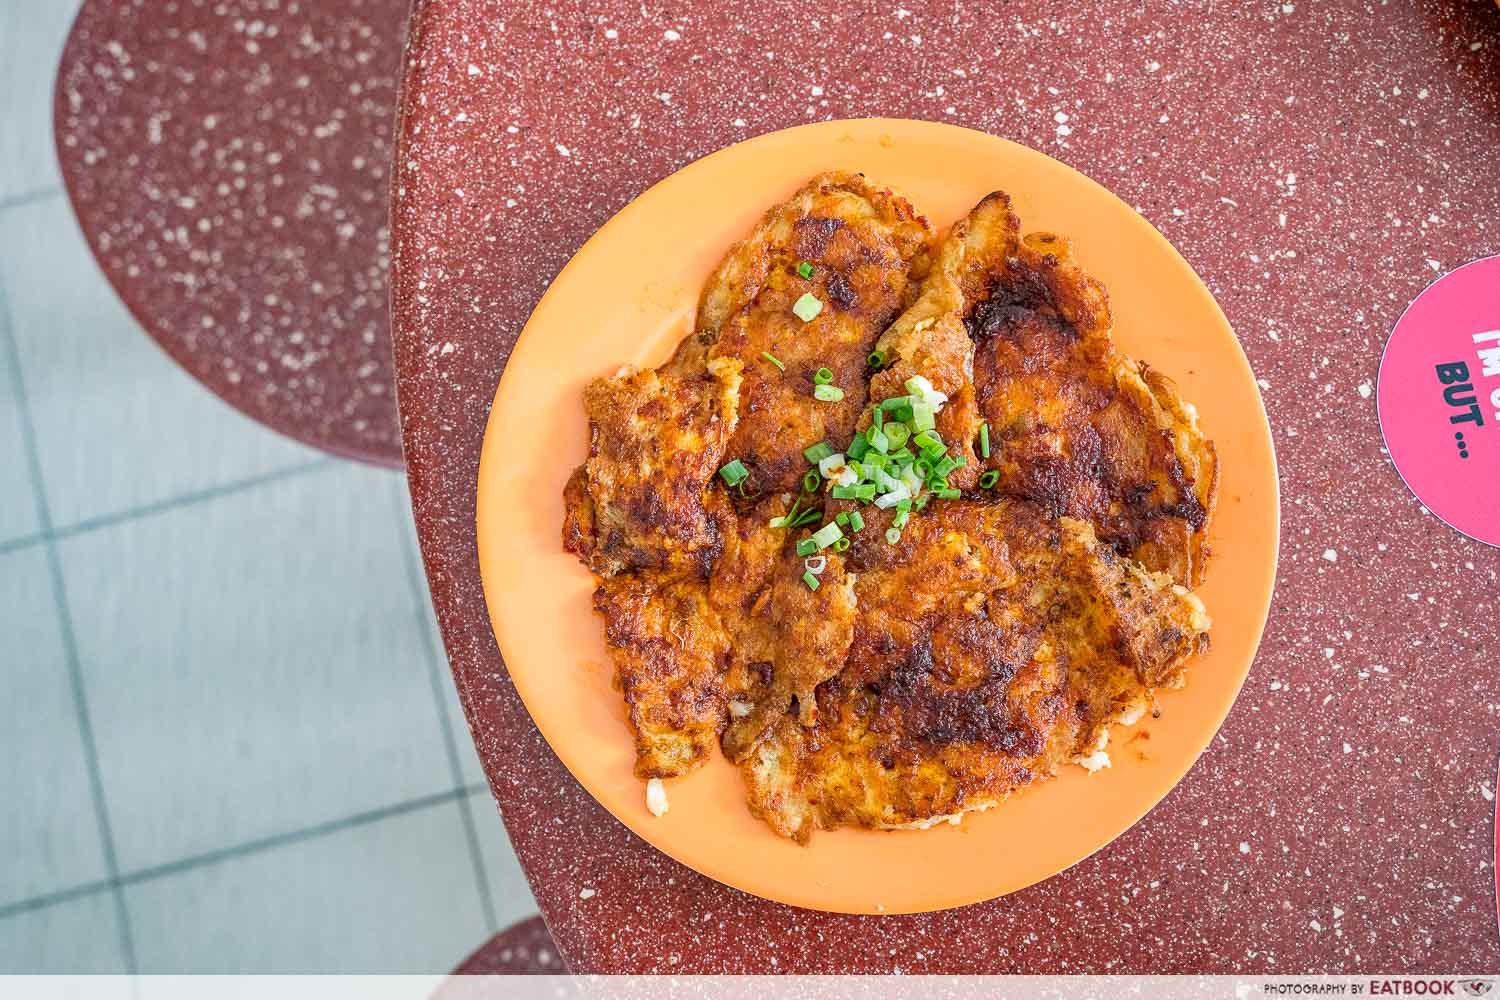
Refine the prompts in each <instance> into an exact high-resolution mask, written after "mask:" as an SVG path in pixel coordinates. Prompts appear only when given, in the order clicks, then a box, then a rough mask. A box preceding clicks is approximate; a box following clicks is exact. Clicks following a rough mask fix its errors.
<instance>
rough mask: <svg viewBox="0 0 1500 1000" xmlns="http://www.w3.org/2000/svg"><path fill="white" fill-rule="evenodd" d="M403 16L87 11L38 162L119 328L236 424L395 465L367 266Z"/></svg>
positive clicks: (396, 444)
mask: <svg viewBox="0 0 1500 1000" xmlns="http://www.w3.org/2000/svg"><path fill="white" fill-rule="evenodd" d="M407 7H408V4H407V2H406V0H317V2H296V0H293V2H288V3H281V4H277V3H263V2H259V0H172V2H162V3H155V2H153V3H144V4H142V3H117V2H113V0H88V2H86V3H85V4H84V5H83V8H82V10H81V11H80V12H79V15H78V19H77V21H75V22H74V24H73V30H72V33H71V34H70V36H69V38H68V42H67V46H66V48H65V49H64V51H63V56H62V63H61V67H60V69H59V71H58V77H57V90H56V95H55V104H56V107H55V112H54V114H55V127H56V138H57V153H58V159H59V161H60V164H61V167H62V175H63V179H64V182H65V183H66V185H67V190H68V195H69V197H70V198H71V199H72V202H73V208H74V210H75V212H76V213H77V216H78V221H79V223H80V225H81V226H82V229H83V233H84V236H85V237H86V238H87V240H88V242H89V245H90V247H91V248H92V249H93V251H94V256H95V257H96V258H97V259H98V261H99V265H100V267H101V268H102V269H103V271H104V274H105V276H106V277H107V278H108V279H109V282H110V284H112V285H113V286H114V288H115V291H116V292H117V293H118V294H119V296H120V298H121V299H123V300H124V302H125V304H126V305H127V306H128V307H129V309H130V311H131V312H132V313H133V314H134V315H135V318H136V319H137V321H139V322H140V324H141V326H142V327H143V328H144V329H145V330H146V331H147V333H149V334H150V335H151V336H152V337H153V338H154V339H155V340H156V342H157V343H158V344H160V345H161V347H162V349H163V350H165V351H166V352H167V354H169V355H171V357H172V358H173V359H175V360H176V361H177V362H178V363H179V364H180V365H182V366H183V367H184V368H185V369H187V370H188V372H189V373H190V374H192V375H193V377H194V378H196V379H198V380H199V381H200V382H202V383H203V384H204V385H206V386H207V387H208V388H209V389H211V390H213V391H214V392H215V393H217V394H218V395H219V396H221V397H222V398H223V399H224V400H225V401H226V402H228V403H230V404H232V405H233V406H235V407H237V408H238V409H240V410H241V411H243V412H244V413H246V414H247V415H249V416H250V417H252V418H254V419H255V420H258V421H260V422H262V423H264V424H266V425H268V426H270V427H272V428H274V429H276V430H278V431H281V432H282V433H284V434H288V435H290V436H291V437H294V438H296V439H297V440H299V441H302V442H304V443H306V444H310V445H313V446H315V447H318V448H322V449H324V450H325V451H329V452H333V453H334V454H338V455H344V456H347V457H350V458H357V459H362V460H364V461H368V462H374V463H377V464H380V465H387V466H392V467H399V466H400V465H401V464H402V463H401V438H400V434H399V428H398V423H397V418H396V400H395V391H394V386H395V382H394V376H393V372H392V365H391V349H390V325H389V321H388V315H389V313H388V295H387V291H386V269H387V266H388V258H389V247H388V244H389V229H388V226H387V219H388V198H389V189H390V166H391V127H392V108H394V107H395V102H396V86H395V83H396V75H397V71H398V69H399V65H400V60H401V39H402V27H403V25H404V24H405V19H406V13H407Z"/></svg>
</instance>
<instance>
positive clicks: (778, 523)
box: [771, 497, 802, 528]
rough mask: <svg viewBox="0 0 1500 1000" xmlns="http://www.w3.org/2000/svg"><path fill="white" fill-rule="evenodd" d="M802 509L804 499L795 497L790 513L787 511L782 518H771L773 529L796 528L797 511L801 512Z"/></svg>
mask: <svg viewBox="0 0 1500 1000" xmlns="http://www.w3.org/2000/svg"><path fill="white" fill-rule="evenodd" d="M801 508H802V498H801V497H793V498H792V509H791V510H789V511H787V512H786V513H785V514H783V515H782V516H781V517H773V518H771V527H773V528H791V527H794V526H795V525H796V523H797V511H798V510H800V509H801Z"/></svg>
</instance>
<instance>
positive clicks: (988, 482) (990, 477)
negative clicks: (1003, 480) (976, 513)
mask: <svg viewBox="0 0 1500 1000" xmlns="http://www.w3.org/2000/svg"><path fill="white" fill-rule="evenodd" d="M999 481H1000V470H998V469H991V470H990V471H989V472H986V473H985V474H984V475H982V476H980V477H979V488H980V489H982V490H992V489H994V488H995V484H996V483H998V482H999Z"/></svg>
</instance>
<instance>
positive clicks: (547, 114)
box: [393, 0, 1500, 974]
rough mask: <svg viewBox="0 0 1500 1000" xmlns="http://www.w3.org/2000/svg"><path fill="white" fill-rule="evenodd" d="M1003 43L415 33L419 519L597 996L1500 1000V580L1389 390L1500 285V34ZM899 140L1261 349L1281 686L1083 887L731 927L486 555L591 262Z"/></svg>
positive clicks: (1251, 29)
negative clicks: (662, 190)
mask: <svg viewBox="0 0 1500 1000" xmlns="http://www.w3.org/2000/svg"><path fill="white" fill-rule="evenodd" d="M977 6H978V5H971V6H970V7H969V8H966V9H962V10H957V9H954V8H950V7H947V6H942V5H938V4H935V3H934V4H926V3H919V2H916V0H905V3H904V6H897V5H891V4H883V3H882V4H859V5H853V6H851V5H820V4H795V5H778V6H777V7H776V8H775V9H774V10H771V9H767V8H764V7H762V8H754V9H751V8H745V7H743V6H739V5H731V4H725V3H710V4H701V5H696V6H695V7H694V8H693V9H692V12H691V13H689V14H685V15H681V16H668V15H665V14H659V13H656V12H655V11H654V9H653V10H648V11H643V10H642V8H640V7H639V6H638V5H635V4H629V3H620V2H614V0H610V2H606V3H604V4H593V3H590V4H585V3H580V2H577V0H558V2H556V3H554V4H552V5H550V6H549V7H547V8H545V9H543V8H541V7H536V6H526V7H519V6H516V5H509V4H502V3H498V2H486V0H425V2H418V3H417V4H416V5H415V9H414V13H413V20H412V24H411V29H410V40H409V44H408V51H407V60H406V66H405V70H404V77H403V92H402V93H403V97H402V107H401V111H402V115H403V117H402V118H401V122H400V125H399V126H398V152H397V165H396V178H395V180H396V185H397V186H396V195H395V198H394V201H393V205H394V209H393V211H394V215H393V231H394V239H393V261H394V275H395V277H394V281H393V303H394V307H393V314H394V323H395V352H396V371H397V379H398V384H399V386H400V401H401V420H402V433H403V438H404V441H405V445H406V456H407V463H408V469H409V474H410V483H411V490H412V497H413V502H414V505H415V508H416V513H417V522H418V527H419V530H420V535H421V542H422V549H423V553H424V555H425V559H426V566H427V572H428V580H429V583H430V585H431V590H432V595H433V599H434V602H435V605H436V608H437V614H438V618H439V620H440V622H441V625H442V630H443V636H444V639H445V642H446V645H447V650H448V655H449V657H450V660H451V662H452V666H453V671H454V677H455V680H456V681H457V683H458V687H459V690H460V692H461V694H462V698H463V703H464V707H465V710H466V712H467V714H468V718H469V722H470V725H471V727H472V729H473V733H474V736H475V740H476V742H477V744H478V747H479V751H480V753H481V755H482V757H483V760H484V765H485V768H486V770H487V772H488V775H489V778H490V783H491V786H492V787H493V788H494V790H495V792H496V794H497V795H498V797H499V799H500V803H501V807H502V809H503V812H504V815H505V819H506V822H507V824H508V826H509V829H510V833H511V838H512V840H513V842H514V844H515V847H516V849H517V851H518V852H519V854H520V858H521V861H522V864H523V865H524V866H525V868H526V870H527V872H528V873H529V875H530V877H531V879H532V882H533V886H534V888H535V890H536V895H537V898H538V900H539V902H540V905H541V909H542V912H543V915H544V916H545V917H546V919H547V922H548V925H549V926H550V927H551V929H552V932H553V934H554V935H555V937H556V940H557V943H558V945H559V947H560V948H561V950H562V952H563V954H564V956H565V957H566V960H567V963H568V965H569V966H570V967H571V968H572V969H574V970H575V971H580V972H647V971H656V972H666V971H673V972H769V971H783V972H791V971H827V972H883V971H894V970H897V969H899V970H902V971H905V972H912V973H933V972H951V971H987V972H1029V973H1067V972H1099V973H1103V972H1112V973H1123V972H1133V973H1144V972H1186V971H1212V972H1246V973H1279V974H1289V973H1294V972H1313V971H1354V970H1365V969H1371V970H1373V969H1378V970H1382V971H1390V972H1397V971H1408V970H1421V971H1428V972H1439V971H1444V972H1451V971H1457V970H1462V969H1482V968H1493V967H1495V966H1496V964H1497V962H1500V946H1497V939H1496V928H1495V912H1494V909H1493V904H1494V896H1493V890H1492V884H1493V883H1492V878H1493V871H1492V868H1491V864H1492V861H1491V854H1490V837H1491V823H1492V814H1493V809H1494V802H1493V798H1494V795H1495V786H1494V779H1495V756H1496V752H1497V750H1500V702H1497V699H1496V697H1495V694H1494V691H1495V673H1494V664H1493V651H1494V649H1495V639H1496V635H1497V629H1496V622H1497V621H1500V599H1497V594H1500V588H1497V586H1496V579H1497V574H1500V551H1497V550H1495V549H1491V548H1486V547H1485V546H1483V545H1481V544H1479V543H1477V542H1474V541H1471V540H1469V539H1467V538H1464V537H1462V536H1460V535H1458V534H1457V533H1455V532H1453V531H1450V530H1449V529H1447V528H1446V527H1445V526H1444V525H1442V524H1441V523H1439V522H1438V521H1437V520H1436V519H1434V518H1433V517H1431V516H1429V515H1428V514H1426V513H1425V512H1424V511H1423V510H1422V509H1421V508H1420V506H1419V504H1418V503H1417V501H1416V500H1415V498H1413V497H1412V496H1411V495H1410V494H1409V493H1407V492H1406V491H1405V489H1404V488H1403V486H1402V484H1401V482H1400V480H1399V478H1398V477H1397V475H1396V473H1395V471H1394V470H1393V469H1392V468H1391V466H1390V464H1389V463H1388V461H1387V460H1386V458H1385V457H1384V455H1383V453H1382V449H1381V438H1380V433H1379V429H1378V427H1377V423H1376V415H1375V400H1374V396H1373V392H1372V387H1373V384H1374V379H1375V375H1376V370H1377V366H1378V363H1379V358H1380V351H1381V346H1382V343H1383V341H1384V338H1385V335H1386V333H1387V331H1388V330H1389V328H1390V326H1391V324H1392V323H1393V322H1394V321H1395V319H1396V317H1397V316H1398V315H1399V314H1400V312H1401V310H1402V308H1403V307H1404V306H1405V304H1406V303H1407V302H1409V301H1410V300H1411V299H1412V297H1413V296H1415V295H1416V294H1417V293H1418V292H1419V291H1420V290H1421V289H1422V288H1423V287H1424V286H1425V285H1426V284H1427V283H1428V282H1430V281H1431V280H1432V279H1433V278H1434V277H1435V276H1436V274H1437V273H1438V272H1440V271H1443V270H1446V269H1449V268H1452V267H1454V266H1457V265H1458V264H1460V263H1462V262H1464V261H1467V260H1469V259H1471V258H1473V257H1477V256H1480V255H1481V254H1482V253H1485V252H1490V253H1493V252H1496V251H1497V250H1500V242H1497V241H1500V183H1497V181H1500V177H1497V174H1496V163H1495V159H1494V155H1493V151H1494V149H1495V148H1497V146H1500V15H1497V13H1496V11H1495V10H1493V9H1491V7H1490V5H1487V4H1485V5H1480V4H1474V3H1459V2H1448V3H1417V4H1389V5H1385V6H1379V7H1374V8H1370V9H1369V10H1367V9H1366V8H1365V6H1364V5H1354V4H1348V5H1332V4H1317V3H1311V2H1308V0H1296V2H1289V3H1284V4H1283V3H1279V2H1278V3H1264V2H1262V3H1253V4H1234V5H1221V6H1219V7H1218V8H1216V9H1215V10H1214V11H1213V12H1212V13H1207V12H1204V13H1194V12H1191V11H1188V10H1186V9H1184V8H1180V7H1173V8H1158V7H1157V6H1156V5H1141V7H1139V8H1135V9H1131V10H1124V9H1121V8H1119V7H1118V6H1116V5H1104V4H1101V5H1099V6H1098V7H1097V9H1091V7H1092V5H1080V4H1076V3H1065V2H1061V0H1045V2H1037V3H1033V4H1029V5H1019V6H1018V5H1005V6H1003V7H996V9H995V11H994V13H981V12H979V11H977V10H975V9H974V8H975V7H977ZM866 115H885V116H904V117H920V118H931V119H936V120H941V121H949V122H954V123H957V124H961V125H967V126H971V127H974V128H979V129H983V130H985V131H988V132H992V133H994V134H997V135H1002V136H1006V137H1009V138H1012V139H1015V140H1017V141H1019V142H1023V143H1027V144H1029V145H1031V146H1034V147H1036V148H1038V149H1041V150H1043V151H1045V152H1047V153H1049V154H1051V155H1053V156H1055V157H1058V158H1060V159H1062V160H1064V161H1066V162H1068V163H1069V164H1072V165H1073V166H1076V167H1077V168H1079V169H1080V170H1082V171H1084V172H1085V173H1087V174H1089V175H1090V176H1092V177H1094V178H1096V179H1098V180H1099V181H1101V182H1102V183H1104V184H1105V185H1107V186H1108V187H1110V188H1112V189H1113V190H1114V191H1115V192H1116V193H1118V194H1119V195H1120V196H1121V197H1123V198H1124V199H1125V200H1126V201H1128V202H1130V203H1131V204H1133V205H1135V206H1137V207H1138V208H1139V209H1140V211H1141V212H1143V213H1144V214H1145V215H1146V216H1147V217H1148V218H1149V219H1150V220H1151V221H1152V222H1153V223H1154V224H1156V225H1157V226H1158V227H1159V228H1160V229H1161V230H1162V231H1163V232H1164V233H1165V234H1166V235H1167V236H1168V237H1169V238H1170V239H1171V240H1172V241H1173V242H1174V243H1175V244H1176V246H1177V247H1178V248H1179V249H1180V250H1181V251H1182V252H1183V254H1184V255H1185V256H1186V257H1187V258H1188V260H1189V261H1190V262H1191V263H1192V264H1193V265H1194V267H1195V268H1196V269H1197V270H1198V272H1199V273H1200V274H1201V275H1202V277H1203V278H1204V280H1205V281H1206V282H1207V284H1208V285H1209V287H1210V288H1211V289H1212V290H1213V291H1214V293H1215V295H1216V296H1217V297H1218V300H1219V302H1220V303H1221V304H1222V306H1223V308H1224V310H1225V312H1226V313H1227V314H1228V316H1229V318H1230V321H1231V322H1232V323H1233V324H1234V326H1235V328H1236V330H1237V332H1238V334H1239V336H1240V338H1241V340H1242V341H1243V343H1244V345H1245V348H1246V350H1247V352H1248V354H1249V356H1250V359H1251V361H1252V363H1253V364H1254V366H1255V368H1256V371H1257V373H1258V375H1259V377H1260V379H1261V386H1262V390H1263V393H1264V395H1265V398H1266V401H1267V405H1268V409H1269V411H1270V414H1271V423H1272V427H1273V430H1274V433H1275V440H1276V443H1277V447H1278V450H1279V459H1280V463H1281V481H1282V490H1283V497H1284V498H1285V503H1284V526H1283V545H1282V552H1281V571H1280V580H1279V585H1278V586H1279V589H1278V592H1277V598H1276V602H1275V606H1274V608H1273V611H1272V616H1271V622H1270V625H1269V628H1268V631H1267V633H1266V637H1265V641H1264V643H1263V645H1262V647H1261V651H1260V656H1259V658H1258V660H1257V662H1256V665H1255V667H1254V670H1253V671H1252V673H1251V676H1250V679H1249V681H1248V683H1247V685H1246V687H1245V689H1244V691H1243V692H1242V694H1241V695H1240V697H1239V700H1238V702H1237V703H1236V706H1235V709H1234V711H1233V712H1232V714H1231V716H1230V718H1229V720H1228V721H1227V723H1226V724H1225V726H1224V727H1223V729H1222V731H1221V733H1220V734H1219V736H1218V737H1217V738H1216V739H1215V740H1214V742H1213V745H1212V747H1211V748H1210V750H1209V751H1208V752H1207V753H1206V754H1205V755H1204V756H1203V758H1202V759H1201V760H1200V761H1199V762H1198V763H1197V764H1196V765H1195V767H1194V768H1193V770H1192V771H1191V772H1190V773H1189V774H1188V776H1187V777H1186V778H1185V779H1184V780H1183V782H1182V783H1181V785H1180V786H1178V788H1177V789H1176V790H1175V791H1174V792H1173V793H1172V794H1171V795H1169V796H1168V797H1167V799H1166V800H1165V801H1163V802H1162V803H1161V805H1159V806H1158V807H1157V808H1156V809H1155V810H1153V811H1152V812H1151V813H1150V814H1149V815H1148V816H1147V817H1146V818H1145V819H1143V820H1142V821H1141V822H1140V823H1139V824H1137V825H1136V826H1135V827H1134V828H1133V829H1132V830H1130V831H1129V832H1128V833H1127V834H1125V835H1124V836H1122V837H1121V838H1120V839H1119V840H1117V841H1116V842H1115V843H1114V844H1112V845H1110V846H1109V847H1107V848H1106V849H1104V850H1102V851H1100V852H1099V853H1098V854H1096V855H1095V856H1093V857H1092V858H1089V859H1088V860H1086V861H1084V862H1082V863H1080V864H1079V865H1077V866H1076V867H1074V868H1072V869H1071V870H1069V871H1067V872H1065V873H1063V874H1061V875H1058V876H1056V877H1054V878H1052V879H1049V880H1048V881H1046V882H1043V883H1041V884H1039V885H1036V886H1034V887H1032V888H1030V889H1027V890H1024V891H1022V892H1018V893H1015V894H1013V895H1011V896H1008V897H1006V898H1004V899H1000V900H996V901H993V902H990V903H986V904H981V905H976V906H972V907H968V908H965V909H961V910H957V911H950V912H944V913H933V914H927V915H919V916H901V917H883V918H874V917H854V916H841V915H831V914H824V913H816V912H809V911H804V910H797V909H793V908H790V907H786V906H781V905H777V904H773V903H769V902H765V901H763V900H760V899H757V898H754V897H751V896H747V895H744V894H742V893H739V892H736V891H734V890H731V889H728V888H726V887H724V886H722V885H719V884H717V883H714V882H712V881H710V880H708V879H706V878H704V877H702V876H699V875H697V874H696V873H694V872H692V871H690V870H687V869H685V868H683V867H682V866H680V865H678V864H677V863H675V862H673V861H671V860H669V859H668V858H666V857H665V856H663V855H661V854H660V853H658V852H656V851H655V850H653V849H652V848H651V847H649V846H648V845H646V844H645V843H643V842H642V841H640V840H639V839H637V838H636V837H635V836H633V835H632V834H630V833H629V832H627V831H626V830H625V829H624V828H623V827H621V826H620V824H618V823H617V822H616V821H615V820H614V819H612V818H611V817H610V816H609V815H608V814H607V813H605V812H604V810H603V809H601V808H600V807H599V806H598V805H597V804H595V803H594V801H593V800H592V799H591V798H590V797H589V796H588V795H586V794H585V793H584V792H583V791H582V790H581V789H580V787H579V786H578V785H577V783H576V782H575V781H574V780H573V779H572V777H571V776H570V775H569V774H568V773H567V771H566V770H564V768H563V767H562V766H561V765H560V764H559V763H558V761H557V759H556V758H555V757H554V756H553V755H552V753H551V752H550V750H549V749H548V747H547V745H546V744H545V743H544V742H543V740H542V739H541V737H540V736H539V735H538V733H537V731H536V729H535V728H534V727H533V725H532V723H531V721H530V719H529V718H528V716H527V713H526V710H525V708H524V706H523V705H522V704H521V702H520V701H519V699H518V698H517V696H516V693H515V690H514V688H513V687H512V685H511V682H510V680H509V678H508V677H507V675H506V670H505V665H504V663H503V662H502V660H501V657H500V654H499V652H498V650H497V649H496V646H495V641H494V639H493V637H492V634H491V631H490V626H489V622H488V619H487V616H486V611H485V602H484V597H483V594H482V592H481V589H480V579H479V571H478V565H477V561H476V555H475V540H474V498H475V475H476V471H477V469H478V464H479V452H480V444H481V439H482V435H483V432H484V426H485V417H486V414H487V412H488V409H489V406H490V402H491V399H492V397H493V394H494V391H495V387H496V385H497V382H498V380H499V377H500V373H501V370H502V369H503V368H504V365H505V360H506V356H507V353H508V351H509V349H510V348H511V346H512V345H513V344H514V342H515V338H516V336H517V334H518V333H519V331H520V329H521V327H522V325H523V324H524V322H525V320H526V318H527V315H528V314H529V313H530V311H531V309H532V307H533V306H534V305H535V303H536V302H537V300H538V298H539V297H540V296H541V294H542V292H543V291H544V290H545V289H546V287H547V283H548V281H549V279H550V278H551V277H552V276H553V275H554V274H556V273H557V271H558V270H559V269H560V268H561V267H562V266H563V264H564V263H566V261H567V260H568V258H569V256H570V255H571V254H572V253H573V252H574V251H575V250H576V249H577V248H578V247H579V246H580V245H581V244H582V243H583V242H584V240H585V239H586V238H587V237H588V236H589V235H590V234H591V233H593V232H594V230H595V229H597V228H598V227H599V226H600V225H601V224H602V223H603V222H605V221H606V220H607V219H608V218H609V217H610V216H611V214H613V213H614V212H615V211H617V210H618V209H619V208H620V207H621V206H622V205H624V204H625V203H626V202H627V201H629V200H630V199H631V198H632V197H634V196H635V195H637V194H638V193H640V192H641V191H642V190H644V189H645V188H647V187H648V186H649V185H651V184H652V183H653V182H655V181H657V180H659V179H661V178H662V177H665V176H666V175H667V174H669V173H671V172H672V171H673V170H675V169H677V168H679V167H681V166H682V165H684V164H686V163H688V162H689V161H691V160H693V159H695V158H697V157H700V156H702V155H704V154H706V153H709V152H711V151H713V150H715V149H718V148H720V147H722V146H724V145H726V144H728V143H732V142H734V141H736V140H739V139H743V138H747V137H749V136H753V135H756V134H759V133H762V132H766V131H770V130H773V129H778V128H782V127H784V126H788V125H793V124H797V123H801V122H806V121H809V120H815V119H824V118H838V117H856V116H866ZM996 185H997V186H999V187H1003V186H1004V185H1005V178H1003V177H997V178H996ZM1162 322H1167V323H1169V322H1172V317H1171V316H1163V317H1162ZM1223 460H1224V461H1229V462H1232V461H1234V456H1233V455H1225V456H1223ZM517 571H521V572H524V567H517ZM564 666H566V665H564ZM621 738H622V739H624V738H625V733H624V731H623V729H622V732H621ZM973 861H974V864H976V865H981V864H983V863H984V859H983V858H980V857H976V858H974V859H973Z"/></svg>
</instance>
